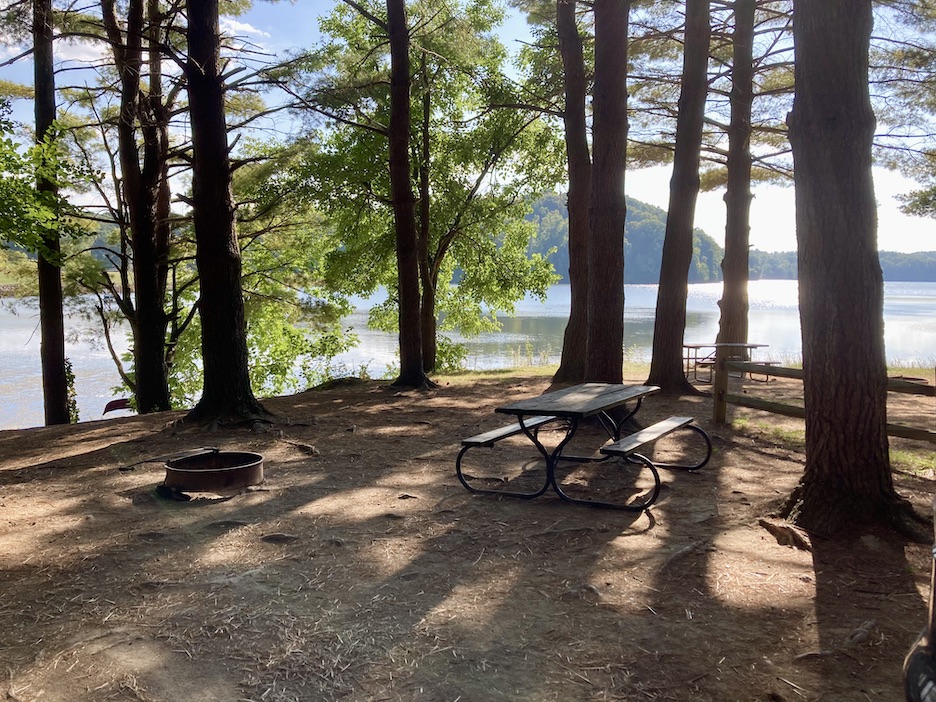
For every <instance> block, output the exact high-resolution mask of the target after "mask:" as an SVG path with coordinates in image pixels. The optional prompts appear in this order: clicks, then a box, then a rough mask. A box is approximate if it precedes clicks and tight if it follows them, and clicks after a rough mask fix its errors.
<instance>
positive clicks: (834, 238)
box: [785, 0, 899, 536]
mask: <svg viewBox="0 0 936 702" xmlns="http://www.w3.org/2000/svg"><path fill="white" fill-rule="evenodd" d="M793 19H794V22H793V40H794V47H795V52H796V68H795V83H796V91H795V97H794V101H793V109H792V111H791V112H790V116H789V118H788V120H789V127H790V143H791V145H792V147H793V162H794V182H795V185H796V238H797V254H798V261H799V265H798V267H799V291H800V292H799V306H800V324H801V327H802V335H803V376H804V378H803V387H804V396H805V404H806V468H805V472H804V473H803V477H802V479H801V481H800V483H799V485H798V486H797V488H796V489H795V490H794V492H793V495H792V496H791V498H790V500H789V502H788V504H787V506H786V509H785V513H786V514H787V515H788V516H789V517H790V518H791V519H792V520H793V521H794V522H796V523H797V524H799V525H800V526H802V527H804V528H806V529H809V530H810V531H813V532H816V533H819V534H822V535H826V536H834V535H836V534H837V533H839V532H840V531H841V529H842V528H843V527H844V526H847V525H860V526H866V525H867V524H868V523H869V522H871V521H874V520H881V519H891V518H893V517H894V516H895V515H896V513H897V511H896V510H895V506H896V505H898V501H899V498H898V496H897V494H896V493H895V491H894V486H893V482H892V478H891V471H890V463H889V458H888V444H887V433H886V420H887V406H886V400H887V370H886V365H885V356H884V322H883V292H884V285H883V280H882V275H881V266H880V263H879V261H878V253H877V214H876V209H877V206H876V203H875V200H874V184H873V182H872V176H871V146H872V139H873V136H874V128H875V118H874V113H873V111H872V108H871V102H870V99H869V95H868V48H869V44H870V36H871V28H872V13H871V0H854V1H853V2H848V3H840V2H828V0H794V3H793Z"/></svg>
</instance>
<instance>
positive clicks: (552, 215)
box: [528, 193, 936, 285]
mask: <svg viewBox="0 0 936 702" xmlns="http://www.w3.org/2000/svg"><path fill="white" fill-rule="evenodd" d="M528 219H530V220H532V221H533V222H534V223H535V224H536V236H535V238H534V239H533V242H532V244H531V246H530V250H531V251H532V252H534V253H538V254H541V255H543V256H545V257H546V258H548V260H549V262H550V263H552V264H553V266H554V267H555V269H556V274H557V275H559V276H560V280H559V282H565V283H567V282H568V271H569V248H568V239H569V220H568V212H567V209H566V205H565V195H564V194H558V193H550V194H547V195H544V196H543V197H542V198H540V199H539V200H537V201H536V202H535V203H534V205H533V212H532V213H531V214H530V215H528ZM665 234H666V211H665V210H664V209H662V208H660V207H656V206H655V205H649V204H647V203H645V202H641V201H640V200H635V199H633V198H630V197H629V198H627V219H626V221H625V225H624V251H625V254H624V260H625V261H626V264H625V276H624V277H625V280H626V281H627V282H628V283H633V284H635V285H646V284H655V283H658V282H659V280H660V262H661V260H662V253H663V239H664V236H665ZM692 241H693V251H692V264H691V265H690V267H689V278H688V279H689V282H690V283H715V282H719V281H721V280H722V272H721V261H722V258H723V257H724V255H725V251H724V249H723V248H722V247H721V246H720V245H719V244H718V242H717V241H715V239H713V238H712V237H711V236H709V235H708V234H707V233H705V232H704V231H702V230H701V229H694V230H693V237H692ZM878 255H879V258H880V261H881V271H882V272H883V274H884V280H889V281H906V282H911V283H923V282H927V283H933V282H936V251H920V252H916V253H901V252H897V251H881V252H879V254H878ZM749 265H750V279H751V280H796V275H797V274H796V252H795V251H776V252H771V251H759V250H757V249H752V250H751V252H750V263H749Z"/></svg>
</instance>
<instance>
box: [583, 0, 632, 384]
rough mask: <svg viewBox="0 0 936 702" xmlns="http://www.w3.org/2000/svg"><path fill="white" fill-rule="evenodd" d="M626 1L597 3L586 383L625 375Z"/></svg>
mask: <svg viewBox="0 0 936 702" xmlns="http://www.w3.org/2000/svg"><path fill="white" fill-rule="evenodd" d="M629 10H630V0H596V2H595V4H594V12H595V87H594V95H593V101H592V102H593V118H592V128H593V132H592V133H593V138H592V143H593V153H594V170H593V173H592V190H591V199H590V204H589V224H590V227H591V236H590V239H589V247H588V323H587V336H586V339H587V340H586V349H587V350H586V362H585V363H586V368H585V376H586V379H587V380H591V381H601V382H609V383H619V382H621V380H622V378H623V372H624V219H625V216H626V214H627V206H626V204H625V202H624V171H625V157H626V154H627V85H626V83H627V28H628V27H627V23H628V12H629Z"/></svg>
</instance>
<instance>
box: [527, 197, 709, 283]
mask: <svg viewBox="0 0 936 702" xmlns="http://www.w3.org/2000/svg"><path fill="white" fill-rule="evenodd" d="M529 218H530V219H532V220H533V221H534V222H537V223H538V234H537V238H536V241H535V242H534V245H533V247H532V251H533V252H534V253H542V254H545V253H546V252H547V251H549V249H551V248H553V247H556V249H557V250H556V252H555V253H553V254H551V255H550V256H549V260H550V261H552V263H553V265H554V266H555V267H556V272H557V273H558V274H559V275H561V276H562V281H561V282H568V281H567V280H566V276H567V275H568V272H569V249H568V246H567V245H566V244H567V241H568V236H569V222H568V219H567V216H566V206H565V195H564V194H560V193H550V194H547V195H545V196H544V197H543V198H542V199H541V200H540V201H539V202H537V203H536V204H535V205H534V207H533V214H531V215H530V217H529ZM665 234H666V212H664V211H663V210H662V209H661V208H659V207H654V206H653V205H648V204H646V203H645V202H640V201H639V200H634V199H632V198H627V223H626V225H625V228H624V261H625V264H624V280H625V281H626V282H627V283H630V284H642V283H658V282H659V279H660V259H661V258H662V255H663V237H664V235H665ZM693 249H694V251H693V256H692V266H691V268H690V270H689V282H690V283H709V282H715V281H719V280H721V267H720V264H721V259H722V256H723V255H724V251H723V250H722V248H721V246H719V245H718V243H717V242H716V241H715V240H714V239H712V238H711V237H710V236H708V235H707V234H705V232H703V231H702V230H701V229H696V230H695V234H694V237H693Z"/></svg>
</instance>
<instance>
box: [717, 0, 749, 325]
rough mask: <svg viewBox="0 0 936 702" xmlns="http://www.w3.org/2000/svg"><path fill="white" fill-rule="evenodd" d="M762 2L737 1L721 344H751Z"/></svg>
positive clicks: (732, 66) (720, 303) (733, 38)
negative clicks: (757, 25) (754, 113)
mask: <svg viewBox="0 0 936 702" xmlns="http://www.w3.org/2000/svg"><path fill="white" fill-rule="evenodd" d="M756 9H757V0H735V3H734V18H735V26H734V33H733V34H732V40H731V41H732V63H731V96H730V103H731V119H730V122H729V125H728V188H727V190H726V192H725V207H726V220H725V258H724V259H722V276H723V281H724V282H723V288H722V289H723V293H722V299H721V300H720V301H719V303H718V306H719V307H720V308H721V316H720V318H719V324H718V341H722V342H732V341H733V342H736V343H746V342H747V340H748V278H749V277H750V270H749V268H750V255H749V252H750V240H751V199H752V197H753V196H752V195H751V109H752V106H753V104H754V12H755V10H756Z"/></svg>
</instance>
